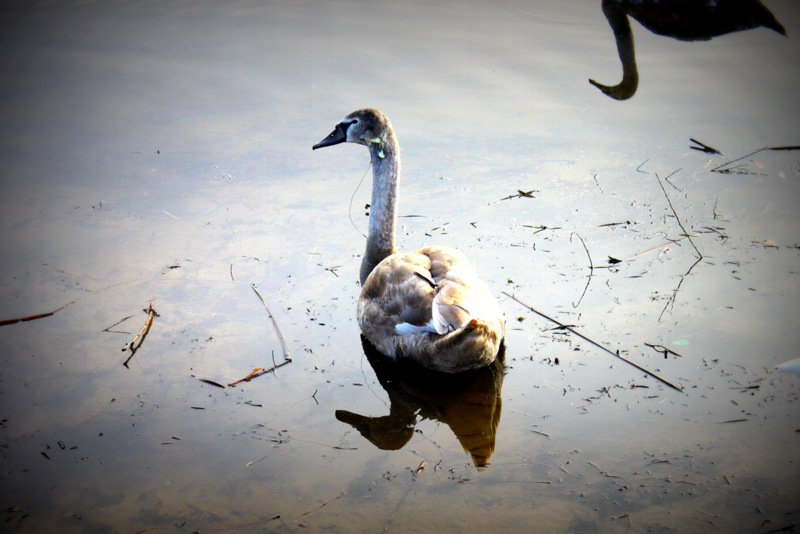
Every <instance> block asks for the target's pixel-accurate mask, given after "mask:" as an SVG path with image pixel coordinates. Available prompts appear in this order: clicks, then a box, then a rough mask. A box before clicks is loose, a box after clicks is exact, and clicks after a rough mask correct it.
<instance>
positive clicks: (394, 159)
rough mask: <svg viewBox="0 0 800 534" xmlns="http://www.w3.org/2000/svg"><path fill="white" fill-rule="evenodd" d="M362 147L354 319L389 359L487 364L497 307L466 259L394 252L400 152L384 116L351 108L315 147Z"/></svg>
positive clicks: (499, 318) (439, 365) (450, 253)
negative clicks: (363, 217)
mask: <svg viewBox="0 0 800 534" xmlns="http://www.w3.org/2000/svg"><path fill="white" fill-rule="evenodd" d="M344 142H350V143H357V144H361V145H365V146H366V147H367V148H368V149H369V152H370V160H371V163H372V173H373V180H372V203H371V204H370V218H369V232H368V236H367V247H366V250H365V252H364V257H363V259H362V262H361V271H360V275H361V276H360V278H361V294H360V296H359V298H358V324H359V327H360V328H361V332H362V334H363V335H364V337H365V338H366V339H367V340H368V341H369V342H370V343H371V344H372V345H373V346H375V347H376V348H377V349H378V350H379V351H380V352H381V353H383V354H385V355H386V356H389V357H391V358H395V359H396V358H408V359H411V360H413V361H416V362H417V363H419V364H421V365H423V366H425V367H427V368H429V369H433V370H435V371H443V372H447V373H455V372H460V371H466V370H469V369H476V368H479V367H484V366H486V365H488V364H490V363H492V362H493V361H494V360H495V358H497V354H498V352H499V351H500V348H501V345H502V342H503V338H504V336H505V325H504V320H503V315H502V312H501V311H500V307H499V306H498V304H497V300H496V299H495V298H494V296H493V295H492V293H491V292H490V291H489V289H488V287H487V286H486V285H485V284H484V283H483V282H482V281H481V280H480V279H479V278H478V276H477V274H475V271H474V270H473V268H472V266H471V265H470V263H469V261H468V260H467V258H466V257H465V256H464V255H463V254H461V253H460V252H458V251H457V250H454V249H451V248H447V247H425V248H421V249H419V250H415V251H413V252H406V253H402V252H397V247H396V244H395V233H396V232H395V226H396V219H397V191H398V179H399V175H400V152H399V146H398V143H397V138H396V137H395V134H394V131H393V129H392V126H391V123H390V122H389V119H388V118H386V116H385V115H384V114H383V113H381V112H380V111H378V110H375V109H361V110H358V111H354V112H353V113H351V114H349V115H348V116H347V117H345V118H344V119H342V121H341V122H340V123H339V124H337V125H336V127H335V128H334V130H333V132H331V133H330V135H328V136H327V137H326V138H325V139H323V140H322V141H320V142H319V143H317V144H316V145H314V147H313V148H314V149H317V148H322V147H325V146H331V145H335V144H339V143H344Z"/></svg>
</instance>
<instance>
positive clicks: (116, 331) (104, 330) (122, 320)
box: [101, 315, 133, 334]
mask: <svg viewBox="0 0 800 534" xmlns="http://www.w3.org/2000/svg"><path fill="white" fill-rule="evenodd" d="M131 317H133V315H128V316H127V317H123V318H122V319H120V320H119V321H117V322H116V323H114V324H112V325H109V326H107V327H105V328H103V330H101V332H108V333H109V334H128V333H129V332H120V331H119V330H111V329H112V328H114V327H115V326H117V325H118V324H121V323H124V322H125V321H127V320H128V319H130V318H131Z"/></svg>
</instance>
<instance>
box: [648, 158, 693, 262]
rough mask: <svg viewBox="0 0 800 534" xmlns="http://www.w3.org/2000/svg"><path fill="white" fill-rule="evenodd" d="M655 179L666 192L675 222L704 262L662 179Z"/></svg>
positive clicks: (665, 195)
mask: <svg viewBox="0 0 800 534" xmlns="http://www.w3.org/2000/svg"><path fill="white" fill-rule="evenodd" d="M676 172H677V171H676ZM672 174H675V173H674V172H673V173H672ZM672 174H670V176H672ZM655 177H656V180H658V185H659V187H661V191H663V192H664V197H665V198H666V199H667V204H669V208H670V209H671V210H672V214H673V215H675V220H676V221H678V226H680V227H681V230H683V235H684V236H685V237H686V238H687V239H688V240H689V243H691V244H692V248H694V250H695V252H697V256H698V258H699V259H701V260H702V259H703V254H702V253H701V252H700V249H698V248H697V246H696V245H695V244H694V241H692V236H691V234H689V232H688V231H687V230H686V227H685V226H683V222H681V218H680V217H678V212H677V211H675V206H673V205H672V200H670V198H669V195H668V194H667V190H666V189H664V184H663V183H662V182H661V178H659V177H658V174H656V175H655ZM673 187H674V186H673Z"/></svg>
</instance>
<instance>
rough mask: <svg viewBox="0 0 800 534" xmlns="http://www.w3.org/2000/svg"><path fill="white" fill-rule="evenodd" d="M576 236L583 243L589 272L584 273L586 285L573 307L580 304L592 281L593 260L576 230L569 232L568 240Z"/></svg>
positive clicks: (570, 240)
mask: <svg viewBox="0 0 800 534" xmlns="http://www.w3.org/2000/svg"><path fill="white" fill-rule="evenodd" d="M573 235H575V236H578V239H580V240H581V245H583V250H585V251H586V255H587V256H588V257H589V274H588V275H586V285H585V286H584V287H583V293H581V298H579V299H578V302H576V303H574V304H573V305H572V307H573V308H577V307H578V306H580V304H581V301H583V297H585V296H586V291H588V289H589V283H590V282H591V281H592V275H593V274H594V262H592V255H591V254H589V249H588V248H587V247H586V243H585V242H584V241H583V238H582V237H581V235H580V234H579V233H577V232H572V233H571V234H569V242H570V243H572V236H573Z"/></svg>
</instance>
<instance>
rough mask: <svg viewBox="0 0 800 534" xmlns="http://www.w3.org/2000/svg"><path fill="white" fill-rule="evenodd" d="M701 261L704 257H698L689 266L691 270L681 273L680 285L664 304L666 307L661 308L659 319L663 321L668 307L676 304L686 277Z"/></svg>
mask: <svg viewBox="0 0 800 534" xmlns="http://www.w3.org/2000/svg"><path fill="white" fill-rule="evenodd" d="M701 261H703V258H702V257H700V258H697V260H696V261H695V262H694V263H693V264H692V266H691V267H689V270H687V271H686V272H685V273H683V275H681V281H680V282H678V286H677V287H676V288H675V290H674V291H673V292H672V296H671V297H670V298H669V299H668V300H667V303H666V304H665V305H664V308H663V309H662V310H661V313H660V314H658V320H659V321H661V318H662V317H663V316H664V313H666V311H667V308H669V307H670V305H673V306H674V305H675V299H676V298H677V297H678V291H680V289H681V286H682V285H683V281H684V280H686V277H687V276H689V273H691V272H692V269H694V268H695V266H696V265H697V264H698V263H700V262H701Z"/></svg>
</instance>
